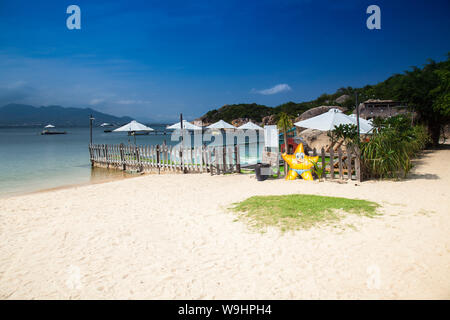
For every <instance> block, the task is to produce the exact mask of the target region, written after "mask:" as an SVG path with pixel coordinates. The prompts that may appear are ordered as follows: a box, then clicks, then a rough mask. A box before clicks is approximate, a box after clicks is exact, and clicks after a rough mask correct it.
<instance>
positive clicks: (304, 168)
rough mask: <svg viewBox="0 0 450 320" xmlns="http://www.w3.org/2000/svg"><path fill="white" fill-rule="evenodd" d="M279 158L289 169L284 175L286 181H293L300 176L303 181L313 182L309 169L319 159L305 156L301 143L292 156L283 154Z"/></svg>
mask: <svg viewBox="0 0 450 320" xmlns="http://www.w3.org/2000/svg"><path fill="white" fill-rule="evenodd" d="M281 156H282V157H283V159H284V161H286V163H287V164H288V165H289V167H290V168H291V170H289V172H288V174H287V175H286V180H295V179H296V178H297V177H298V175H301V176H302V178H303V179H304V180H308V181H312V180H314V179H313V176H312V174H311V167H312V166H313V162H317V161H318V160H319V157H318V156H317V157H310V156H307V155H306V154H305V151H304V150H303V143H300V144H299V145H298V146H297V148H296V149H295V151H294V154H287V153H286V152H285V153H283V154H282V155H281Z"/></svg>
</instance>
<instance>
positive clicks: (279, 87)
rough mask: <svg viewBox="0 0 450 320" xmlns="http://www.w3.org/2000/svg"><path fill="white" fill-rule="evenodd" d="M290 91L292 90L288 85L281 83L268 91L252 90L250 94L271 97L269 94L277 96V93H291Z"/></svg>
mask: <svg viewBox="0 0 450 320" xmlns="http://www.w3.org/2000/svg"><path fill="white" fill-rule="evenodd" d="M291 90H292V88H291V87H290V86H289V85H288V84H286V83H281V84H277V85H276V86H273V87H272V88H269V89H263V90H255V89H252V92H253V93H259V94H263V95H271V94H277V93H281V92H286V91H291Z"/></svg>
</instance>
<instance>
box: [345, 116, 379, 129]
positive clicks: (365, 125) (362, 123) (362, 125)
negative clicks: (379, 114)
mask: <svg viewBox="0 0 450 320" xmlns="http://www.w3.org/2000/svg"><path fill="white" fill-rule="evenodd" d="M349 117H350V118H351V119H352V120H353V121H354V123H355V124H356V114H351V115H350V116H349ZM372 129H373V126H372V123H371V121H368V120H366V119H363V118H359V131H360V132H361V133H370V132H371V131H372Z"/></svg>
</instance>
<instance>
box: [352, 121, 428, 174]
mask: <svg viewBox="0 0 450 320" xmlns="http://www.w3.org/2000/svg"><path fill="white" fill-rule="evenodd" d="M375 127H376V130H374V133H373V135H372V137H371V138H370V140H369V141H366V142H363V143H362V144H361V160H362V166H363V173H364V174H365V175H366V176H369V177H374V178H397V179H398V178H400V177H402V176H403V177H405V176H406V174H407V173H408V172H409V171H410V170H411V168H412V164H411V158H413V157H415V156H417V154H418V152H420V151H421V150H422V149H423V148H425V146H426V145H427V143H428V142H429V136H428V133H427V130H426V128H425V127H424V126H411V119H410V118H409V117H408V116H405V115H399V116H395V117H391V118H388V119H386V120H380V119H378V120H377V121H376V125H375Z"/></svg>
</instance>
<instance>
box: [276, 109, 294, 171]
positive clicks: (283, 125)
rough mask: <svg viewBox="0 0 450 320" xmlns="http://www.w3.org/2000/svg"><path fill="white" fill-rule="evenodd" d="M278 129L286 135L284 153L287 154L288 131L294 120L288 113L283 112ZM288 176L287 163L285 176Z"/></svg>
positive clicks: (285, 164)
mask: <svg viewBox="0 0 450 320" xmlns="http://www.w3.org/2000/svg"><path fill="white" fill-rule="evenodd" d="M277 126H278V129H280V130H281V131H283V135H284V152H285V153H287V150H288V144H287V131H288V130H289V129H291V128H292V119H291V117H290V116H289V115H288V114H287V113H286V112H281V113H280V115H279V118H278V123H277ZM286 174H287V163H286V161H285V162H284V175H286Z"/></svg>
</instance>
